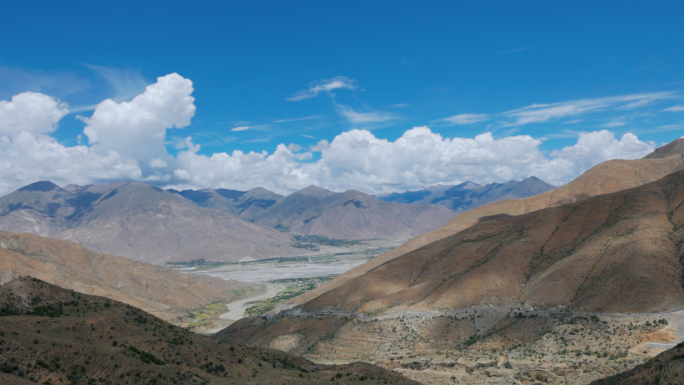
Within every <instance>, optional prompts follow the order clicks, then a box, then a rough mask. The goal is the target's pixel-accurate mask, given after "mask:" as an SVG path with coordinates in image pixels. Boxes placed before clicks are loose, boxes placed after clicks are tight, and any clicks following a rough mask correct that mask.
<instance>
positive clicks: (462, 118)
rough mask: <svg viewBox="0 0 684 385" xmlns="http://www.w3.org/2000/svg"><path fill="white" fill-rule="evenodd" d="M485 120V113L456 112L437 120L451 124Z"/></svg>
mask: <svg viewBox="0 0 684 385" xmlns="http://www.w3.org/2000/svg"><path fill="white" fill-rule="evenodd" d="M485 120H487V115H485V114H458V115H453V116H449V117H447V118H443V119H439V120H437V121H438V122H446V123H451V124H473V123H477V122H482V121H485Z"/></svg>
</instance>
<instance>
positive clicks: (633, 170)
mask: <svg viewBox="0 0 684 385" xmlns="http://www.w3.org/2000/svg"><path fill="white" fill-rule="evenodd" d="M673 143H674V145H673V146H671V147H669V148H670V149H672V148H675V147H676V146H681V145H684V140H683V139H678V140H676V141H674V142H673ZM668 146H670V145H668ZM676 148H678V147H676ZM658 151H659V150H656V151H655V152H654V154H655V153H658ZM661 152H662V151H661ZM668 153H669V152H668ZM683 167H684V159H682V154H681V153H680V154H673V155H671V156H668V157H665V158H659V157H656V156H654V157H651V158H649V157H648V156H647V157H646V158H644V159H636V160H610V161H607V162H603V163H601V164H599V165H596V166H594V167H592V168H591V169H589V170H588V171H586V172H585V173H584V174H582V175H580V176H579V177H577V179H575V180H573V181H572V182H570V183H568V184H566V185H564V186H561V187H558V188H556V189H553V190H550V191H547V192H545V193H542V194H539V195H536V196H533V197H529V198H523V199H514V200H504V201H499V202H495V203H490V204H487V205H484V206H480V207H476V208H474V209H472V210H469V211H466V212H464V213H461V214H459V215H457V216H456V217H455V218H453V219H452V220H451V221H449V222H448V223H447V224H446V225H444V226H443V227H441V228H438V229H435V230H433V231H430V232H427V233H425V234H421V235H418V236H417V237H414V238H412V239H410V240H409V241H408V242H406V243H404V244H403V245H401V246H399V247H397V248H396V249H394V250H391V251H389V252H387V253H385V254H383V255H381V256H379V257H376V258H373V259H372V260H370V261H368V262H367V263H365V264H363V265H360V266H357V267H355V268H354V269H351V270H349V271H347V272H346V273H345V274H343V275H341V276H340V277H337V278H335V279H334V280H333V281H331V282H329V283H328V284H326V285H325V286H322V287H320V288H318V289H315V290H312V291H311V292H308V293H305V294H304V295H303V296H301V297H299V298H295V299H293V302H297V303H301V302H306V301H308V300H310V299H312V298H314V297H316V296H319V295H321V294H322V293H324V292H326V291H328V290H331V289H333V288H335V287H338V286H340V285H341V284H343V283H345V282H347V281H349V280H351V279H353V278H355V277H358V276H360V275H362V274H364V273H365V272H367V271H369V270H371V269H373V268H375V267H378V266H380V265H382V264H383V263H385V262H387V261H390V260H392V259H394V258H397V257H399V256H401V255H404V254H407V253H409V252H411V251H413V250H416V249H418V248H420V247H422V246H425V245H427V244H429V243H432V242H435V241H437V240H439V239H443V238H445V237H448V236H450V235H453V234H456V233H458V232H459V231H462V230H464V229H467V228H468V227H470V226H472V225H474V224H476V223H478V221H480V220H481V218H487V217H495V216H497V215H521V214H525V213H530V212H534V211H536V210H540V209H543V208H547V207H554V206H559V205H562V204H565V203H571V202H578V201H581V200H583V199H586V198H588V197H592V196H597V195H601V194H608V193H612V192H616V191H621V190H624V189H628V188H632V187H636V186H641V185H643V184H646V183H649V182H653V181H656V180H658V179H660V178H662V177H664V176H666V175H668V174H671V173H673V172H675V171H678V170H681V169H682V168H683Z"/></svg>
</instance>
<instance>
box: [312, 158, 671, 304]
mask: <svg viewBox="0 0 684 385" xmlns="http://www.w3.org/2000/svg"><path fill="white" fill-rule="evenodd" d="M683 204H684V171H679V172H676V173H674V174H671V175H669V176H667V177H665V178H663V179H661V180H659V181H657V182H653V183H650V184H647V185H644V186H640V187H637V188H633V189H629V190H625V191H621V192H617V193H613V194H607V195H601V196H597V197H593V198H589V199H586V200H583V201H581V202H578V203H571V204H566V205H563V206H559V207H554V208H549V209H544V210H539V211H536V212H533V213H530V214H526V215H521V216H516V217H506V216H502V217H498V218H494V219H490V220H486V221H481V222H480V223H478V224H477V225H474V226H472V227H470V228H468V229H466V230H464V231H461V232H460V233H457V234H455V235H452V236H449V237H447V238H444V239H442V240H439V241H437V242H433V243H431V244H429V245H427V246H424V247H422V248H420V249H418V250H415V251H413V252H410V253H408V254H406V255H403V256H401V257H398V258H395V259H393V260H391V261H388V262H386V263H384V264H382V265H380V266H378V267H376V268H374V269H372V270H369V271H368V272H367V273H365V274H363V275H361V276H359V277H357V278H354V279H352V280H350V281H348V282H346V283H344V284H342V285H341V286H339V287H337V288H335V289H333V290H330V291H328V292H326V293H324V294H323V295H320V296H319V297H316V298H314V299H312V300H311V301H309V302H307V303H305V304H304V305H303V308H304V309H308V310H319V309H342V310H355V311H359V312H363V313H377V312H382V313H388V312H396V311H401V310H404V309H408V308H417V309H454V308H469V307H486V306H489V305H494V306H511V305H524V306H532V307H534V308H542V309H548V308H552V307H555V306H559V305H562V306H565V307H567V308H569V309H573V310H584V311H592V312H653V311H662V310H667V309H672V308H676V307H681V306H683V305H684V289H683V288H682V282H683V281H684V265H682V262H681V258H682V257H684V253H683V251H682V249H681V247H682V244H683V243H684V206H683Z"/></svg>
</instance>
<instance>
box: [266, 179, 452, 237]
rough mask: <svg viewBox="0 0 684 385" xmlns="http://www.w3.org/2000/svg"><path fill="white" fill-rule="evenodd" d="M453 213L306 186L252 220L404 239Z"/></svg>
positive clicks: (330, 233)
mask: <svg viewBox="0 0 684 385" xmlns="http://www.w3.org/2000/svg"><path fill="white" fill-rule="evenodd" d="M454 215H455V213H454V212H453V211H451V210H449V209H447V208H445V207H442V206H438V205H407V204H397V203H391V202H383V201H381V200H379V199H378V198H375V197H373V196H371V195H368V194H364V193H362V192H359V191H355V190H349V191H346V192H343V193H336V192H333V191H329V190H326V189H322V188H320V187H316V186H309V187H307V188H305V189H303V190H300V191H298V192H296V193H293V194H291V195H289V196H287V197H286V198H285V199H283V200H282V201H280V202H278V203H277V204H275V205H273V206H271V207H269V208H268V209H266V210H265V211H263V212H262V213H260V214H259V215H256V216H255V217H254V218H253V220H254V222H256V223H259V224H262V225H265V226H269V227H275V228H281V229H287V230H290V231H293V232H296V233H300V234H304V235H321V236H325V237H329V238H335V239H408V238H409V237H410V236H415V235H417V234H422V233H424V232H426V231H430V230H433V229H435V228H437V227H440V226H442V225H443V224H444V223H446V222H447V221H449V220H450V219H451V218H453V216H454Z"/></svg>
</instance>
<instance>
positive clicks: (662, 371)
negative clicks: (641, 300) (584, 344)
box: [591, 343, 684, 385]
mask: <svg viewBox="0 0 684 385" xmlns="http://www.w3.org/2000/svg"><path fill="white" fill-rule="evenodd" d="M682 382H684V343H683V344H679V345H677V346H675V347H674V348H672V349H669V350H667V351H665V352H663V353H660V354H659V355H657V356H656V357H654V358H653V359H652V360H649V361H648V362H646V363H644V364H641V365H639V366H637V367H636V368H634V369H632V370H629V371H627V372H624V373H620V374H616V375H614V376H610V377H607V378H604V379H601V380H598V381H594V382H592V383H591V385H634V384H643V385H665V384H672V385H676V384H681V383H682Z"/></svg>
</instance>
